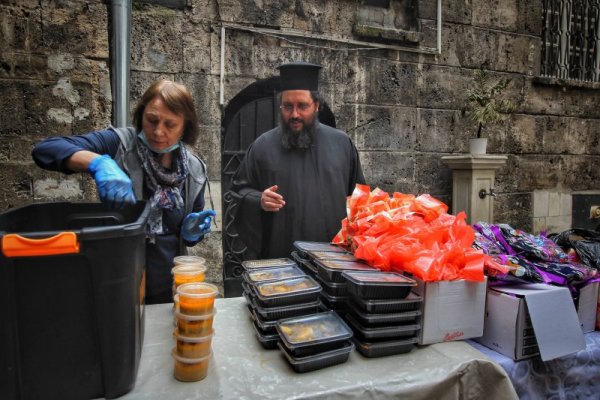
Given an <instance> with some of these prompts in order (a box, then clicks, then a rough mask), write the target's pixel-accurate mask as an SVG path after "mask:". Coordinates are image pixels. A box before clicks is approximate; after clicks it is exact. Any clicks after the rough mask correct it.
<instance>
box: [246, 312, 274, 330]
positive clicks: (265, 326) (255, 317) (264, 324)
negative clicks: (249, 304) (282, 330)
mask: <svg viewBox="0 0 600 400" xmlns="http://www.w3.org/2000/svg"><path fill="white" fill-rule="evenodd" d="M251 316H252V321H254V323H255V324H256V325H257V326H258V327H259V328H260V330H261V332H262V333H263V334H266V335H272V334H273V333H277V329H275V323H276V322H277V320H276V319H275V320H267V319H264V318H263V317H261V316H260V314H258V313H257V312H256V310H255V309H253V310H252V313H251Z"/></svg>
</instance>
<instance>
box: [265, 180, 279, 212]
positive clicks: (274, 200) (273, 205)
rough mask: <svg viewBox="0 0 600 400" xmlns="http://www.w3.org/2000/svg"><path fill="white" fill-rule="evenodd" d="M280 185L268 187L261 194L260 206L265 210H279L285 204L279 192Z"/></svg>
mask: <svg viewBox="0 0 600 400" xmlns="http://www.w3.org/2000/svg"><path fill="white" fill-rule="evenodd" d="M277 189H279V187H278V186H277V185H273V186H271V187H269V188H266V189H265V190H264V191H263V192H262V194H261V196H260V207H261V208H262V209H263V210H265V211H271V212H273V211H279V209H281V207H283V206H284V205H285V201H284V200H283V196H282V195H280V194H279V193H277Z"/></svg>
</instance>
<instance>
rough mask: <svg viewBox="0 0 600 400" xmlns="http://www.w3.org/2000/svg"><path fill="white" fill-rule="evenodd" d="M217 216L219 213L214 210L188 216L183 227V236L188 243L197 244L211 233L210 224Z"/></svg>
mask: <svg viewBox="0 0 600 400" xmlns="http://www.w3.org/2000/svg"><path fill="white" fill-rule="evenodd" d="M216 216H217V213H216V212H215V211H213V210H204V211H201V212H199V213H190V214H188V215H187V216H186V217H185V219H184V220H183V224H182V225H181V236H182V237H183V238H184V239H185V240H187V241H188V242H197V241H198V240H200V238H201V237H202V236H204V235H208V234H209V233H210V223H211V222H212V218H214V217H216Z"/></svg>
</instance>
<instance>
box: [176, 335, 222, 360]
mask: <svg viewBox="0 0 600 400" xmlns="http://www.w3.org/2000/svg"><path fill="white" fill-rule="evenodd" d="M213 335H214V332H213V331H212V330H211V331H210V333H209V334H208V335H205V336H199V337H193V336H184V335H181V334H180V333H179V332H177V330H175V331H174V332H173V336H174V337H175V351H176V353H177V355H178V356H181V357H185V358H200V357H204V356H206V355H208V354H210V347H211V343H212V338H213Z"/></svg>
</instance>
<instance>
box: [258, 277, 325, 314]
mask: <svg viewBox="0 0 600 400" xmlns="http://www.w3.org/2000/svg"><path fill="white" fill-rule="evenodd" d="M276 286H281V287H282V288H286V287H287V288H290V290H289V291H285V292H277V291H274V292H273V293H270V294H264V293H261V291H263V290H266V289H268V288H270V290H274V288H275V287H276ZM304 286H306V287H304ZM251 287H252V290H253V292H254V297H255V299H256V304H257V305H261V306H263V307H278V306H284V305H290V304H298V303H308V302H311V301H315V300H317V299H318V297H319V293H320V292H321V291H322V288H321V285H319V284H318V283H317V281H315V280H314V279H313V278H312V277H310V276H308V275H304V276H301V277H296V278H290V279H282V280H279V281H273V282H264V283H257V284H255V285H253V286H251Z"/></svg>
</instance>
